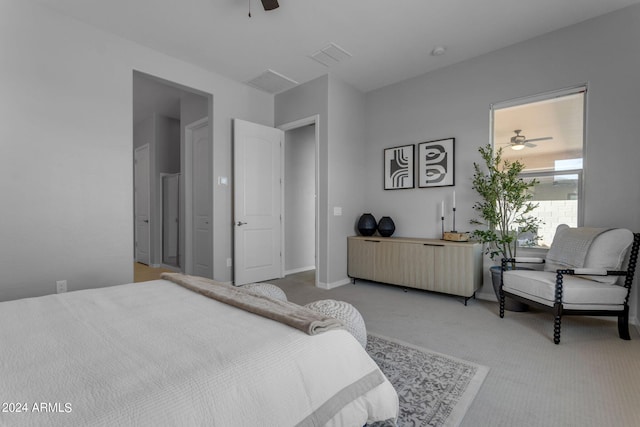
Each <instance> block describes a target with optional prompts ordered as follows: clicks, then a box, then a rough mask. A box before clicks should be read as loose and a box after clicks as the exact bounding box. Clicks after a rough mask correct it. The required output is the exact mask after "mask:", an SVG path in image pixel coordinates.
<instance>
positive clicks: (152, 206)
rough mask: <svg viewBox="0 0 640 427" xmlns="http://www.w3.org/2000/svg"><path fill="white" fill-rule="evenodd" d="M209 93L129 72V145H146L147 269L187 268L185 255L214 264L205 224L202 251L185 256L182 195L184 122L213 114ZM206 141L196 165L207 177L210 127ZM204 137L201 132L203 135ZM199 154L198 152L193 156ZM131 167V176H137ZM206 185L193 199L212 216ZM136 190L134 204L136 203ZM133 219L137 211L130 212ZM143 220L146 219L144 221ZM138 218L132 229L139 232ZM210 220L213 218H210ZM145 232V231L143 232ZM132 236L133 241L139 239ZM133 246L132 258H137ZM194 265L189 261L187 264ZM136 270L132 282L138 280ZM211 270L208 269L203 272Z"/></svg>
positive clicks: (209, 190) (184, 191)
mask: <svg viewBox="0 0 640 427" xmlns="http://www.w3.org/2000/svg"><path fill="white" fill-rule="evenodd" d="M212 105H213V97H212V95H210V94H207V93H204V92H200V91H198V90H196V89H191V88H187V87H185V86H182V85H179V84H177V83H173V82H169V81H166V80H163V79H160V78H157V77H154V76H151V75H148V74H144V73H141V72H138V71H134V72H133V148H134V150H136V149H137V148H138V147H141V146H143V145H147V146H148V147H149V148H148V154H149V160H148V172H147V173H146V174H145V176H146V178H147V184H146V188H147V192H148V195H149V196H148V199H149V214H148V217H147V218H145V219H146V220H147V221H148V222H147V223H145V224H147V228H148V230H149V233H148V234H149V237H148V242H149V244H148V252H147V258H148V259H147V258H145V259H146V262H145V264H147V265H148V266H149V267H151V268H155V269H159V268H160V267H166V268H170V269H172V270H179V271H186V266H187V265H189V263H192V262H193V260H192V259H190V258H189V259H187V256H188V257H202V258H204V259H207V260H208V263H209V265H211V266H212V265H213V260H212V259H211V258H212V253H213V247H212V242H213V237H212V234H213V229H212V227H209V228H208V229H207V233H209V238H208V239H207V240H206V241H207V242H209V244H205V245H204V246H202V247H201V248H200V249H197V250H192V251H190V253H189V254H188V255H186V254H185V252H186V250H185V235H186V230H185V194H187V193H189V194H191V193H192V189H191V188H190V187H188V186H189V185H191V182H187V181H189V180H187V179H186V177H185V168H186V165H185V161H186V160H185V139H186V127H187V125H189V124H191V123H194V122H197V121H198V120H204V121H206V122H207V123H208V122H210V121H211V118H212ZM204 133H205V134H206V135H204V137H203V138H201V139H202V140H203V141H204V143H203V144H199V147H198V149H199V150H200V152H201V154H202V157H199V162H198V168H199V169H200V170H201V171H205V172H206V174H205V176H208V177H210V176H211V175H212V168H213V157H212V152H213V150H212V146H211V144H212V129H211V127H210V126H208V125H207V126H206V128H205V129H204ZM201 136H202V135H201ZM196 157H198V156H196ZM135 173H136V172H135V167H134V174H135ZM207 183H208V188H207V189H200V190H202V191H198V194H199V195H202V196H197V197H196V198H195V200H194V203H197V204H198V205H199V206H204V207H206V209H207V210H208V212H209V216H210V217H211V216H212V212H213V196H212V191H213V190H212V185H211V183H210V179H209V180H208V181H207ZM137 191H138V189H136V192H134V206H136V203H137V202H136V200H135V198H136V193H137ZM134 217H135V212H134ZM143 221H144V219H143ZM138 223H139V221H137V220H136V223H135V224H136V227H134V229H135V231H136V232H138V231H140V230H139V228H140V227H138ZM209 224H211V221H209ZM142 231H144V230H142ZM137 240H138V239H137V237H135V236H134V243H135V242H136V241H137ZM136 246H138V245H136V244H134V261H138V260H139V257H138V254H137V251H136V249H135V248H136ZM191 265H193V264H191ZM136 271H137V270H136V269H134V280H135V279H137V277H136V274H135V272H136ZM212 275H213V273H212V272H210V271H207V274H206V276H207V277H212Z"/></svg>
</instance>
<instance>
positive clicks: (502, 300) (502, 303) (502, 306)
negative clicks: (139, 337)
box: [499, 289, 504, 319]
mask: <svg viewBox="0 0 640 427" xmlns="http://www.w3.org/2000/svg"><path fill="white" fill-rule="evenodd" d="M499 295H500V318H501V319H503V318H504V292H502V289H500V292H499Z"/></svg>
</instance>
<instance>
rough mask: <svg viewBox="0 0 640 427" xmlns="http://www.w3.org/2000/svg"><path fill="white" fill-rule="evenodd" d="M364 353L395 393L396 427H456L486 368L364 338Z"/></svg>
mask: <svg viewBox="0 0 640 427" xmlns="http://www.w3.org/2000/svg"><path fill="white" fill-rule="evenodd" d="M367 353H369V355H370V356H371V358H372V359H373V360H375V361H376V363H377V364H378V366H379V367H380V369H381V370H382V372H384V374H385V375H386V376H387V378H388V379H389V381H391V384H393V386H394V387H395V389H396V391H397V392H398V397H399V399H400V415H399V417H398V427H405V426H447V427H450V426H458V425H459V424H460V422H461V421H462V419H463V418H464V415H465V413H466V412H467V409H469V406H470V405H471V402H472V401H473V399H474V397H475V396H476V394H477V393H478V391H479V390H480V386H481V385H482V382H483V381H484V379H485V377H486V376H487V373H488V372H489V368H487V367H486V366H481V365H477V364H475V363H471V362H467V361H464V360H461V359H457V358H455V357H451V356H447V355H444V354H440V353H435V352H432V351H429V350H426V349H423V348H420V347H416V346H413V345H411V344H408V343H405V342H402V341H398V340H393V339H391V338H386V337H382V336H380V335H374V334H369V335H367Z"/></svg>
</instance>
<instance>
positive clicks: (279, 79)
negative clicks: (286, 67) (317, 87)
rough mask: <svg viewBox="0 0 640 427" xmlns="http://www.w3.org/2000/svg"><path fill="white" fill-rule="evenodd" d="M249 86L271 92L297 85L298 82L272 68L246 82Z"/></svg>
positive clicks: (278, 91) (274, 92)
mask: <svg viewBox="0 0 640 427" xmlns="http://www.w3.org/2000/svg"><path fill="white" fill-rule="evenodd" d="M246 83H247V84H248V85H249V86H253V87H255V88H256V89H260V90H262V91H264V92H268V93H271V94H276V93H280V92H282V91H285V90H287V89H291V88H292V87H295V86H297V85H298V82H297V81H295V80H293V79H290V78H289V77H285V76H283V75H282V74H280V73H277V72H275V71H273V70H267V71H265V72H263V73H262V74H260V75H259V76H258V77H255V78H253V79H251V80H249V81H248V82H246Z"/></svg>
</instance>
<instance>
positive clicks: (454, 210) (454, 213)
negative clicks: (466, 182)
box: [451, 208, 457, 233]
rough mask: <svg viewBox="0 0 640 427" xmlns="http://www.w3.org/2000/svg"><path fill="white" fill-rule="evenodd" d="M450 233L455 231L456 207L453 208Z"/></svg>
mask: <svg viewBox="0 0 640 427" xmlns="http://www.w3.org/2000/svg"><path fill="white" fill-rule="evenodd" d="M451 232H452V233H457V231H456V208H453V230H451Z"/></svg>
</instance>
